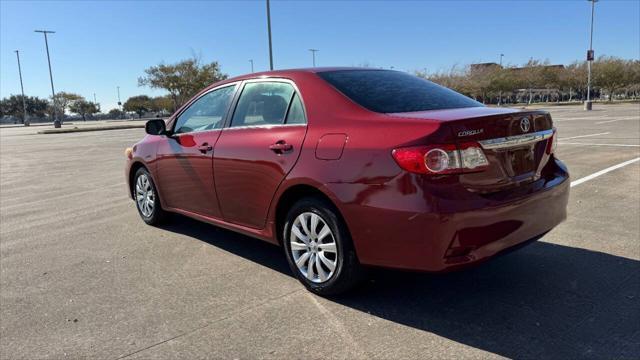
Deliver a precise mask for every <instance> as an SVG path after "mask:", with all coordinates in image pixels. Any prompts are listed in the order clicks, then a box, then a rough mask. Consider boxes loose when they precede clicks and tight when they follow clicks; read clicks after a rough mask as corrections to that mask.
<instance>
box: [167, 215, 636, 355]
mask: <svg viewBox="0 0 640 360" xmlns="http://www.w3.org/2000/svg"><path fill="white" fill-rule="evenodd" d="M164 228H165V229H166V230H169V231H173V232H177V233H181V234H185V235H189V236H192V237H194V238H197V239H199V240H201V241H204V242H207V243H209V244H211V245H213V246H216V247H218V248H221V249H224V250H225V251H228V252H231V253H233V254H236V255H238V256H241V257H243V258H246V259H248V260H251V261H253V262H256V263H258V264H260V265H263V266H266V267H269V268H271V269H274V270H277V271H279V272H282V273H284V274H288V275H291V272H290V270H289V267H288V265H287V263H286V260H285V259H284V255H283V253H282V250H281V249H280V248H278V247H276V246H273V245H270V244H267V243H265V242H262V241H260V240H255V239H252V238H249V237H246V236H242V235H239V234H236V233H233V232H231V231H226V230H223V229H219V228H216V227H212V226H210V225H207V224H203V223H200V222H197V221H195V220H191V219H188V218H185V217H182V216H176V217H175V218H174V219H173V221H171V223H170V224H168V225H166V226H164ZM333 300H334V301H336V302H337V303H340V304H342V305H344V306H348V307H351V308H353V309H357V310H361V311H363V312H367V313H368V314H371V315H374V316H378V317H380V318H383V319H386V320H389V321H393V322H396V323H399V324H403V325H406V326H411V327H413V328H415V329H420V330H424V331H428V332H431V333H434V334H437V335H439V336H443V337H446V338H448V339H451V340H453V341H456V342H459V343H463V344H466V345H468V346H472V347H475V348H479V349H482V350H485V351H488V352H491V353H495V354H499V355H502V356H506V357H511V358H522V357H526V358H533V357H536V358H538V357H546V358H564V359H567V358H576V357H589V358H635V359H637V358H640V262H639V261H636V260H631V259H627V258H623V257H618V256H613V255H608V254H604V253H599V252H594V251H588V250H584V249H579V248H572V247H567V246H560V245H553V244H550V243H546V242H542V241H541V242H537V243H533V244H531V245H530V246H528V247H525V248H523V249H521V250H519V251H517V252H514V253H511V254H509V255H506V256H503V257H499V258H496V259H495V260H493V261H490V262H488V263H485V264H483V265H481V266H479V267H477V268H473V269H470V270H466V271H462V272H457V273H451V274H440V275H429V274H419V273H407V272H399V271H390V270H373V271H372V272H371V273H370V275H369V280H368V281H366V282H365V283H364V285H363V286H361V287H359V288H358V289H356V290H355V291H353V292H350V293H349V294H347V295H344V296H341V297H338V298H335V299H333ZM425 356H426V357H428V354H425ZM451 356H452V357H455V355H454V354H452V355H451Z"/></svg>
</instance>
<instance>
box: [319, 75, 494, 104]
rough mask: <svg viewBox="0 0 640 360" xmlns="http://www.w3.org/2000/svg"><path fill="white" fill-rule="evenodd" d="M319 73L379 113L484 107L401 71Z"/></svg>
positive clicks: (356, 100) (347, 94)
mask: <svg viewBox="0 0 640 360" xmlns="http://www.w3.org/2000/svg"><path fill="white" fill-rule="evenodd" d="M318 75H319V76H320V77H321V78H322V79H324V80H325V81H327V82H328V83H330V84H331V85H333V86H334V87H335V88H336V89H338V90H339V91H340V92H342V93H343V94H345V95H346V96H347V97H349V98H350V99H351V100H353V101H355V102H356V103H358V104H360V105H361V106H363V107H365V108H367V109H369V110H371V111H375V112H379V113H399V112H411V111H426V110H440V109H455V108H465V107H477V106H483V105H482V104H481V103H479V102H477V101H475V100H472V99H470V98H468V97H466V96H464V95H462V94H459V93H457V92H455V91H453V90H450V89H447V88H446V87H443V86H440V85H438V84H434V83H432V82H431V81H428V80H424V79H421V78H418V77H416V76H412V75H409V74H406V73H403V72H400V71H391V70H336V71H325V72H320V73H318Z"/></svg>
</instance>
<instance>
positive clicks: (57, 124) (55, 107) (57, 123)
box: [35, 30, 64, 128]
mask: <svg viewBox="0 0 640 360" xmlns="http://www.w3.org/2000/svg"><path fill="white" fill-rule="evenodd" d="M35 32H37V33H43V34H44V45H45V47H46V48H47V62H48V63H49V80H51V100H52V101H53V127H56V128H59V127H60V125H62V122H61V121H60V119H59V118H58V104H56V91H55V90H54V89H53V74H52V73H51V57H50V56H49V41H48V40H47V34H55V33H56V32H55V31H49V30H35ZM62 116H64V114H62Z"/></svg>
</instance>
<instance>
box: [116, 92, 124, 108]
mask: <svg viewBox="0 0 640 360" xmlns="http://www.w3.org/2000/svg"><path fill="white" fill-rule="evenodd" d="M116 88H117V89H118V106H120V111H121V112H124V107H123V106H122V102H121V101H120V86H116Z"/></svg>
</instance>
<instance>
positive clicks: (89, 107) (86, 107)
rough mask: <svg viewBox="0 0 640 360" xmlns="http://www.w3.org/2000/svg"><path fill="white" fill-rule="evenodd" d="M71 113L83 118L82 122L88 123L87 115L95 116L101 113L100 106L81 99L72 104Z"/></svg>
mask: <svg viewBox="0 0 640 360" xmlns="http://www.w3.org/2000/svg"><path fill="white" fill-rule="evenodd" d="M69 111H71V112H73V113H76V114H78V115H80V116H82V120H83V121H87V115H93V114H95V113H98V112H100V105H98V104H96V103H92V102H89V101H87V100H85V99H79V100H76V101H74V102H73V103H71V105H70V106H69Z"/></svg>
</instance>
